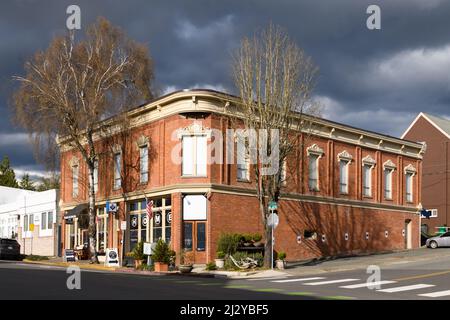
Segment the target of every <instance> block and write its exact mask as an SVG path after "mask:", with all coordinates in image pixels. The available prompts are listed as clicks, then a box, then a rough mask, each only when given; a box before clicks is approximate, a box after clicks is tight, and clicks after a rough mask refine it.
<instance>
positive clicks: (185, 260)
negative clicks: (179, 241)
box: [178, 250, 194, 273]
mask: <svg viewBox="0 0 450 320" xmlns="http://www.w3.org/2000/svg"><path fill="white" fill-rule="evenodd" d="M193 268H194V252H193V251H186V250H184V251H183V253H182V254H181V257H180V265H179V267H178V270H180V272H181V273H189V272H191V271H192V269H193Z"/></svg>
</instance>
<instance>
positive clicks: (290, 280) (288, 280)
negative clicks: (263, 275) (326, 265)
mask: <svg viewBox="0 0 450 320" xmlns="http://www.w3.org/2000/svg"><path fill="white" fill-rule="evenodd" d="M321 279H325V278H322V277H314V278H300V279H287V280H274V281H271V282H277V283H285V282H298V281H312V280H321Z"/></svg>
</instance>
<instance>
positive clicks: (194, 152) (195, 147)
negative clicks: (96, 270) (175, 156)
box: [182, 135, 207, 177]
mask: <svg viewBox="0 0 450 320" xmlns="http://www.w3.org/2000/svg"><path fill="white" fill-rule="evenodd" d="M182 140H183V141H182V148H183V150H182V154H183V156H182V175H183V176H194V177H196V176H197V177H206V159H207V137H206V135H191V136H187V135H186V136H183V137H182Z"/></svg>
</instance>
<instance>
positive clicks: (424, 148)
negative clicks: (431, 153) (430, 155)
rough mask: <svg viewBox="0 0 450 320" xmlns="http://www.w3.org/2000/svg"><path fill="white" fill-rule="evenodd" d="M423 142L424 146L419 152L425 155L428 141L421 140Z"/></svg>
mask: <svg viewBox="0 0 450 320" xmlns="http://www.w3.org/2000/svg"><path fill="white" fill-rule="evenodd" d="M420 143H421V144H422V148H421V149H420V151H419V154H421V155H424V154H425V152H426V151H427V143H426V142H425V141H423V142H420Z"/></svg>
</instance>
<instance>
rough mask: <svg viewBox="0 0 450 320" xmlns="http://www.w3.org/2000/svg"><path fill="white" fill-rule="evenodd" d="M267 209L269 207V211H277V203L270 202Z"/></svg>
mask: <svg viewBox="0 0 450 320" xmlns="http://www.w3.org/2000/svg"><path fill="white" fill-rule="evenodd" d="M268 207H269V210H277V209H278V206H277V203H276V202H275V201H270V202H269V206H268Z"/></svg>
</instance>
